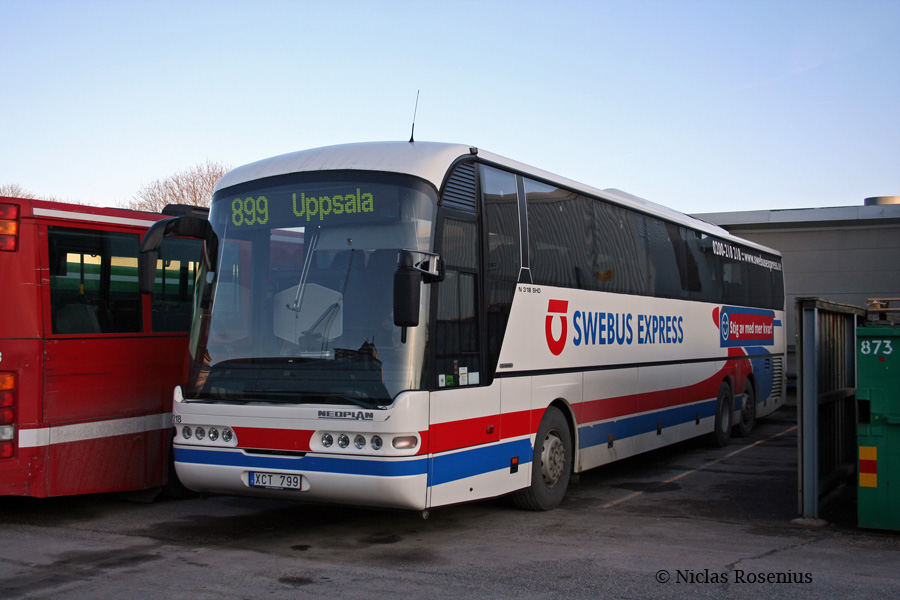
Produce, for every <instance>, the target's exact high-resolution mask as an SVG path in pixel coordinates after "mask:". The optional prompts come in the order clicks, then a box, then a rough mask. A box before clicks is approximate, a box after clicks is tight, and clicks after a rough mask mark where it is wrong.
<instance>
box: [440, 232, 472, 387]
mask: <svg viewBox="0 0 900 600" xmlns="http://www.w3.org/2000/svg"><path fill="white" fill-rule="evenodd" d="M439 252H440V255H441V257H442V258H443V260H444V279H443V281H441V282H440V283H438V284H437V321H436V332H435V351H436V359H437V360H436V365H435V366H436V373H437V375H438V382H437V386H438V387H456V386H460V385H473V384H475V383H480V381H479V378H480V374H481V364H480V362H481V361H480V344H479V343H478V340H479V323H478V321H479V319H478V309H477V303H476V298H477V297H478V289H477V286H478V235H477V227H476V224H475V222H474V221H462V220H459V219H453V218H449V217H448V218H445V219H444V221H443V226H442V235H441V247H440V250H439ZM463 373H465V376H463ZM476 374H477V375H476Z"/></svg>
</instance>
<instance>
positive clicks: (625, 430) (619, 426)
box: [578, 399, 716, 450]
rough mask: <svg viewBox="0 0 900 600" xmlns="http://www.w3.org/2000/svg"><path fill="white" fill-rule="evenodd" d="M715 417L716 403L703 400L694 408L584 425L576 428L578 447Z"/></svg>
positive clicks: (581, 447)
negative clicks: (698, 418)
mask: <svg viewBox="0 0 900 600" xmlns="http://www.w3.org/2000/svg"><path fill="white" fill-rule="evenodd" d="M715 414H716V400H715V399H712V400H707V401H706V402H700V403H697V404H688V405H686V406H676V407H674V408H670V409H667V410H661V411H659V412H653V413H648V414H646V415H637V416H634V417H626V418H623V419H617V420H615V421H607V422H606V423H598V424H596V425H586V426H584V427H579V428H578V447H579V448H580V449H582V450H584V449H585V448H590V447H592V446H599V445H602V444H606V443H608V442H609V436H610V435H612V436H613V439H614V440H616V441H618V440H623V439H627V438H630V437H633V436H637V435H641V434H643V433H651V432H655V431H656V427H657V425H658V424H662V426H663V427H673V426H675V425H681V424H683V423H691V422H695V421H696V419H697V415H700V418H701V419H704V418H706V417H712V416H715Z"/></svg>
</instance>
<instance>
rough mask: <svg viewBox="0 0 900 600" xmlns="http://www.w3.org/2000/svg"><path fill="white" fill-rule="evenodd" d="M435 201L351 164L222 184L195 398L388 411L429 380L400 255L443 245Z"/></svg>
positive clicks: (202, 299)
mask: <svg viewBox="0 0 900 600" xmlns="http://www.w3.org/2000/svg"><path fill="white" fill-rule="evenodd" d="M436 204H437V194H436V192H435V191H434V189H433V188H432V187H430V186H428V185H426V184H425V183H423V182H421V181H420V180H417V179H414V178H412V177H406V176H400V175H386V174H377V173H361V172H348V171H341V172H338V171H330V172H317V173H302V174H291V175H285V176H279V177H271V178H266V179H262V180H258V181H252V182H248V183H244V184H239V185H236V186H232V187H230V188H225V189H222V190H219V191H218V192H217V193H216V194H215V195H214V196H213V200H212V207H211V210H210V222H211V224H212V226H213V229H214V230H215V232H216V234H217V235H218V238H219V255H218V261H217V262H218V264H217V266H216V269H215V270H216V272H215V275H214V277H213V276H211V275H210V276H208V275H207V273H205V272H203V273H201V274H200V281H201V283H200V288H199V290H198V293H197V295H196V301H197V303H198V305H197V307H196V308H195V311H196V312H195V314H200V315H201V318H200V319H195V320H194V331H192V334H191V356H192V366H191V377H190V379H189V383H188V385H187V386H186V387H185V390H184V391H185V397H186V398H187V399H197V400H204V401H232V402H283V403H297V404H299V403H319V404H320V403H331V404H356V405H359V406H366V407H376V406H384V405H388V404H390V403H391V399H392V398H394V397H395V396H396V395H397V394H398V393H399V392H401V391H403V390H407V389H416V388H418V387H419V383H420V378H421V372H422V356H423V355H424V352H423V348H424V344H425V336H424V334H421V335H419V334H417V332H418V331H424V330H425V327H417V328H413V329H411V330H410V331H409V335H408V337H407V339H406V341H405V342H402V341H401V331H400V328H399V327H396V326H394V319H393V314H392V311H393V279H394V272H395V271H396V269H397V258H398V252H399V251H400V250H401V249H406V250H420V251H427V250H430V248H431V246H432V231H433V227H432V223H433V220H434V215H435V211H436ZM210 280H211V281H210ZM424 287H425V288H427V287H428V286H424ZM421 305H422V306H427V305H428V294H427V293H426V291H425V290H423V294H422V303H421ZM426 313H427V311H425V310H420V314H421V315H422V318H421V319H420V323H422V324H424V323H425V318H424V315H425V314H426Z"/></svg>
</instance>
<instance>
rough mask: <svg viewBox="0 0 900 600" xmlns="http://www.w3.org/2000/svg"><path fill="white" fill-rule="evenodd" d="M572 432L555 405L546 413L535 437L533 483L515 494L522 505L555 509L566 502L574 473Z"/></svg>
mask: <svg viewBox="0 0 900 600" xmlns="http://www.w3.org/2000/svg"><path fill="white" fill-rule="evenodd" d="M572 457H573V449H572V433H571V431H570V430H569V422H568V421H567V420H566V418H565V416H563V413H562V411H560V410H559V409H558V408H556V407H555V406H551V407H549V408H548V409H547V411H546V412H545V413H544V418H543V419H541V425H540V427H538V431H537V435H536V436H535V439H534V452H533V455H532V459H531V460H532V462H531V485H530V486H528V487H527V488H525V489H522V490H519V491H518V492H516V493H515V494H514V495H513V500H514V501H515V503H516V505H517V506H519V508H523V509H525V510H535V511H537V510H553V509H554V508H556V507H557V506H559V503H560V502H562V499H563V497H564V496H565V495H566V489H567V488H568V487H569V479H570V477H571V475H572Z"/></svg>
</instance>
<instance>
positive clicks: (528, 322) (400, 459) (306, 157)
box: [142, 142, 785, 510]
mask: <svg viewBox="0 0 900 600" xmlns="http://www.w3.org/2000/svg"><path fill="white" fill-rule="evenodd" d="M154 229H155V230H156V231H155V232H153V231H151V233H149V234H148V235H147V236H146V238H145V242H144V245H143V247H142V256H143V257H144V258H145V259H148V258H149V259H151V260H144V261H143V262H145V263H147V264H150V263H153V264H155V261H154V260H152V259H154V257H155V254H154V251H155V245H156V244H158V243H159V240H161V239H162V237H163V236H165V235H174V234H177V235H193V236H195V237H200V238H203V239H205V240H206V249H207V252H206V256H205V265H204V266H203V267H202V269H201V272H200V274H199V283H198V285H197V291H196V293H195V305H194V317H193V330H192V333H191V356H192V364H191V369H190V377H189V379H188V381H186V382H184V385H182V386H181V387H179V388H178V389H176V392H175V399H174V407H173V411H172V414H173V420H174V424H175V428H176V435H175V439H174V453H175V465H176V469H177V472H178V477H179V478H180V479H181V481H182V482H183V483H184V484H185V485H186V486H188V487H189V488H191V489H194V490H197V491H201V492H214V493H225V494H243V495H254V496H266V497H274V498H283V499H297V500H309V501H315V502H335V503H346V504H358V505H369V506H380V507H393V508H403V509H413V510H427V509H429V508H432V507H438V506H443V505H447V504H452V503H457V502H464V501H470V500H475V499H480V498H489V497H494V496H499V495H502V494H510V493H512V494H513V497H514V498H515V500H516V502H517V503H518V504H519V505H520V506H522V507H524V508H528V509H533V510H550V509H552V508H554V507H556V506H557V505H558V504H559V503H560V502H561V500H562V499H563V496H564V495H565V492H566V488H567V486H568V483H569V479H570V476H571V475H572V474H573V473H578V472H580V471H583V470H585V469H590V468H593V467H596V466H598V465H602V464H605V463H608V462H611V461H614V460H618V459H620V458H625V457H628V456H632V455H634V454H637V453H640V452H644V451H647V450H651V449H654V448H659V447H661V446H665V445H667V444H672V443H675V442H679V441H681V440H685V439H688V438H691V437H695V436H699V435H708V436H709V438H710V439H711V440H713V441H714V442H715V443H717V444H720V445H724V444H727V443H728V441H729V438H730V436H731V434H732V429H734V430H735V431H736V433H737V434H740V435H747V434H749V432H750V430H751V429H752V427H753V425H754V421H755V419H756V418H758V417H761V416H764V415H766V414H768V413H770V412H771V411H773V410H775V409H776V408H777V407H779V406H781V404H782V403H783V399H784V386H785V383H784V360H785V336H784V330H785V328H784V322H783V320H784V282H783V274H782V265H781V256H780V255H779V254H778V252H776V251H774V250H771V249H768V248H765V247H762V246H759V245H757V244H754V243H751V242H748V241H746V240H743V239H740V238H736V237H734V236H732V235H730V234H729V233H727V232H726V231H724V230H723V229H721V228H718V227H716V226H714V225H710V224H708V223H704V222H701V221H698V220H695V219H692V218H690V217H688V216H686V215H683V214H681V213H678V212H676V211H673V210H669V209H666V208H664V207H661V206H659V205H656V204H653V203H650V202H647V201H645V200H642V199H640V198H637V197H634V196H631V195H629V194H625V193H623V192H620V191H616V190H599V189H594V188H591V187H588V186H585V185H583V184H580V183H576V182H574V181H570V180H567V179H564V178H561V177H558V176H556V175H553V174H551V173H547V172H545V171H541V170H538V169H535V168H532V167H529V166H526V165H523V164H521V163H518V162H515V161H512V160H509V159H507V158H504V157H502V156H498V155H495V154H491V153H489V152H485V151H483V150H480V149H477V148H471V147H469V146H461V145H454V144H439V143H422V142H415V143H405V142H396V143H366V144H351V145H342V146H332V147H326V148H318V149H313V150H305V151H301V152H296V153H292V154H286V155H283V156H277V157H274V158H270V159H266V160H262V161H260V162H256V163H253V164H250V165H246V166H243V167H239V168H237V169H235V170H233V171H231V172H230V173H228V174H227V175H226V176H225V177H223V178H222V180H221V181H220V182H219V184H218V186H217V188H216V192H215V194H214V196H213V199H212V207H211V211H210V214H209V221H208V222H206V221H205V220H202V219H196V218H193V217H176V218H174V219H172V220H169V221H163V222H161V223H160V224H159V225H157V226H156V227H155V228H154ZM148 277H149V276H148Z"/></svg>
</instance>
